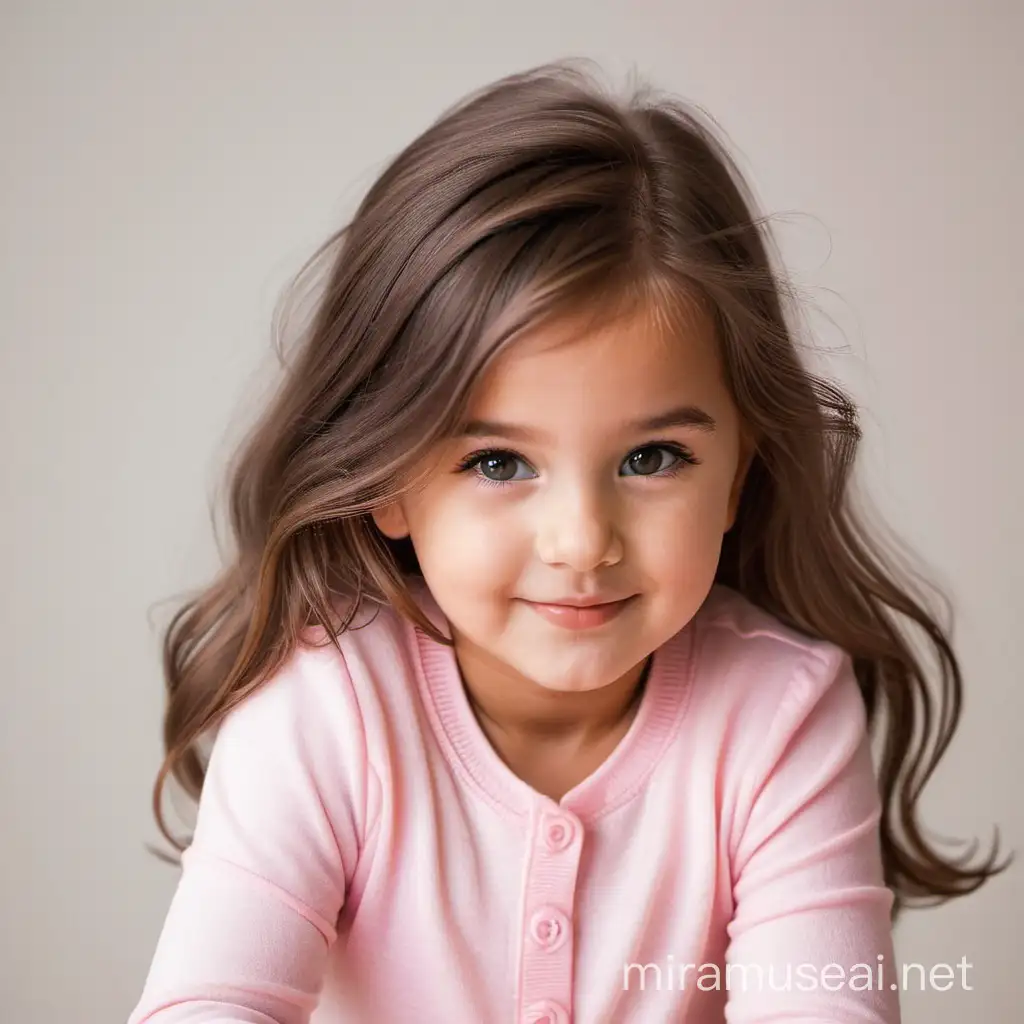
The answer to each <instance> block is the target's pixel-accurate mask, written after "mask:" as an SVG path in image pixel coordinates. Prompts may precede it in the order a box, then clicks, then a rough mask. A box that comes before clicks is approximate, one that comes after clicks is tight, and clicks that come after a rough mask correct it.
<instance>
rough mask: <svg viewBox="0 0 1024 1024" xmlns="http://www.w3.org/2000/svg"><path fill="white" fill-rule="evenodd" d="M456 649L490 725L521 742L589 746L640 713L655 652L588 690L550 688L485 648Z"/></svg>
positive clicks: (476, 707) (477, 709)
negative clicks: (492, 656)
mask: <svg viewBox="0 0 1024 1024" xmlns="http://www.w3.org/2000/svg"><path fill="white" fill-rule="evenodd" d="M455 650H456V655H457V658H458V662H459V668H460V670H461V673H462V680H463V686H464V688H465V691H466V695H467V697H468V699H469V702H470V705H471V706H472V708H473V711H474V713H475V714H476V716H477V719H478V720H479V721H480V724H481V725H482V726H483V727H484V729H485V731H486V732H487V733H488V734H489V735H492V736H494V735H495V734H497V735H500V736H503V737H505V738H507V739H508V740H511V741H515V742H521V743H527V742H530V743H537V742H549V743H562V742H565V741H569V742H571V743H573V744H574V745H576V744H578V745H580V746H586V745H589V744H592V743H598V742H600V741H601V740H602V739H604V738H605V737H607V736H608V735H609V734H611V733H617V732H620V731H621V730H622V728H623V726H624V725H625V724H626V723H628V722H629V721H630V720H631V719H632V718H633V716H634V715H635V713H636V709H637V706H638V705H639V702H640V697H641V696H642V694H643V690H644V686H645V684H646V679H647V670H648V667H649V665H650V658H647V659H645V660H644V661H643V662H641V663H640V664H639V665H636V666H634V667H633V668H632V669H630V670H629V672H627V673H626V674H625V675H623V676H621V677H620V678H619V679H616V680H615V681H614V682H612V683H609V684H607V685H606V686H601V687H598V688H597V689H594V690H585V691H583V692H580V693H578V692H564V691H561V690H551V689H549V688H548V687H546V686H540V685H538V684H537V683H534V682H532V681H530V680H529V679H524V678H523V677H522V676H519V675H517V674H516V673H513V672H511V671H510V670H509V669H507V668H504V667H503V666H500V665H496V664H494V663H493V662H492V661H490V660H489V659H488V658H487V657H486V656H485V655H482V654H481V652H478V651H476V650H474V649H472V648H471V647H468V646H467V645H460V640H459V637H458V636H456V638H455Z"/></svg>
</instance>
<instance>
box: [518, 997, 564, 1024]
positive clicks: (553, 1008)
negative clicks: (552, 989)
mask: <svg viewBox="0 0 1024 1024" xmlns="http://www.w3.org/2000/svg"><path fill="white" fill-rule="evenodd" d="M523 1024H569V1014H567V1013H566V1012H565V1008H564V1007H563V1006H560V1005H559V1004H558V1003H555V1002H552V1001H551V1000H550V999H542V1000H541V1001H540V1002H539V1003H531V1004H530V1005H529V1006H528V1007H527V1008H526V1013H525V1014H524V1015H523Z"/></svg>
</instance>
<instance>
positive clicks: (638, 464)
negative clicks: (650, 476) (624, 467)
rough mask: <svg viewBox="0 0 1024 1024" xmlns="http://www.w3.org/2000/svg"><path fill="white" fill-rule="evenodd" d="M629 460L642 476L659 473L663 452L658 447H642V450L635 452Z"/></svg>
mask: <svg viewBox="0 0 1024 1024" xmlns="http://www.w3.org/2000/svg"><path fill="white" fill-rule="evenodd" d="M629 461H630V463H631V465H632V466H633V469H634V471H635V472H637V473H639V474H640V475H641V476H646V475H647V473H657V472H658V470H659V469H660V468H661V452H660V451H658V449H657V448H642V449H641V450H640V451H638V452H634V453H633V454H632V455H631V456H630V458H629Z"/></svg>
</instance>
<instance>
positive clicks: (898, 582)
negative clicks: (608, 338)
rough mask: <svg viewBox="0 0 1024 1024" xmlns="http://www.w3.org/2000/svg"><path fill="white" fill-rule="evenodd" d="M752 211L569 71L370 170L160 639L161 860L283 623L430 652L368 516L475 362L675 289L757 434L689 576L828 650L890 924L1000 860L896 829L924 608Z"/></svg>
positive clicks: (440, 124) (920, 691)
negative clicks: (176, 788) (179, 795)
mask: <svg viewBox="0 0 1024 1024" xmlns="http://www.w3.org/2000/svg"><path fill="white" fill-rule="evenodd" d="M755 208H756V204H755V202H754V200H753V198H752V196H751V192H750V189H749V187H748V186H747V185H746V184H745V183H744V181H743V178H742V175H741V173H740V172H739V170H738V168H737V165H736V164H735V162H734V160H733V159H732V158H731V157H730V155H729V153H728V150H727V147H726V145H725V144H724V143H723V141H722V140H721V137H720V134H719V131H718V129H717V126H716V123H715V122H714V120H713V119H712V118H711V117H710V116H708V115H707V114H706V113H704V112H703V111H702V110H701V109H700V108H699V107H694V106H691V105H687V104H684V103H682V102H680V101H677V100H674V99H672V98H668V97H664V96H661V95H658V94H656V93H655V92H653V90H651V89H650V88H649V87H643V86H641V87H639V88H635V89H634V90H632V91H631V93H630V95H629V97H628V99H625V100H622V99H618V98H616V97H615V96H613V95H612V94H611V92H610V91H609V90H608V89H606V88H605V87H604V86H602V85H601V84H600V83H599V82H597V81H596V80H595V79H594V78H593V77H592V76H591V75H589V74H588V73H587V72H586V71H585V70H584V69H583V68H582V67H581V65H580V64H577V63H575V62H574V63H562V64H557V65H547V66H544V67H541V68H537V69H534V70H532V71H529V72H526V73H523V74H518V75H513V76H510V77H507V78H504V79H502V80H501V81H499V82H497V83H495V84H493V85H491V86H489V87H487V88H486V89H483V90H480V91H478V92H476V93H474V94H472V95H471V96H469V97H468V98H467V99H465V100H463V101H462V102H461V103H459V104H458V105H457V106H456V107H454V108H452V109H451V110H449V111H448V112H446V113H445V115H444V116H443V117H441V118H440V119H439V120H438V121H436V122H435V123H434V124H433V125H432V126H431V127H429V128H428V129H427V130H426V131H424V132H423V134H422V135H420V136H419V137H418V138H417V139H415V140H414V141H413V142H412V143H411V144H410V145H409V146H408V147H407V148H406V149H405V150H404V151H403V152H402V153H401V154H399V155H398V157H397V158H395V159H394V160H393V162H391V163H390V164H389V165H388V166H387V168H386V169H385V170H384V171H383V173H382V174H381V175H380V177H379V178H378V180H377V181H376V182H375V184H373V186H372V187H371V188H370V190H369V192H368V193H367V195H366V196H365V198H364V199H363V201H362V203H361V204H360V206H359V208H358V210H357V211H356V213H355V215H354V217H353V219H352V220H351V222H350V223H349V224H348V225H347V226H346V227H344V228H343V229H342V230H340V231H339V232H337V233H336V234H335V235H333V236H332V237H331V238H330V239H329V240H328V241H327V242H326V243H325V244H324V245H323V246H322V247H321V248H320V249H319V250H318V251H317V252H316V253H315V254H314V255H313V257H312V258H311V259H310V260H309V261H308V262H307V264H306V265H305V266H304V267H303V269H302V271H301V272H300V274H299V276H298V278H297V279H296V282H295V286H296V288H295V290H296V293H297V292H298V290H299V287H300V286H302V285H303V284H305V283H307V282H309V281H311V280H312V279H313V276H314V275H315V273H316V272H317V271H322V270H323V269H324V268H325V267H326V274H325V283H324V284H323V285H322V287H321V288H320V294H319V295H318V298H317V302H316V305H315V306H314V309H313V313H312V315H311V316H310V317H309V320H308V324H307V325H306V327H305V329H304V331H303V332H302V334H301V336H300V338H299V340H298V343H297V344H296V346H295V350H294V352H293V353H292V354H291V358H290V359H289V360H287V362H286V365H285V373H284V375H283V379H282V381H281V383H280V386H279V388H278V390H277V391H276V392H275V393H274V395H273V397H272V400H271V401H270V402H269V403H268V404H267V406H266V408H265V409H264V410H263V411H262V413H261V416H260V418H259V420H258V422H257V423H256V424H255V426H254V427H253V428H252V429H251V431H250V432H249V433H248V435H247V436H246V438H245V439H244V443H243V444H242V445H241V447H240V448H239V450H238V452H237V454H236V457H235V459H234V461H233V463H232V465H231V466H230V467H229V473H228V475H227V478H226V480H227V483H228V487H229V494H228V513H229V520H230V528H231V532H232V540H233V541H234V550H233V551H232V552H230V553H229V554H228V556H227V557H225V559H224V563H225V564H224V566H223V568H222V570H221V571H220V573H219V575H218V576H217V577H216V578H215V579H214V580H213V582H211V583H210V584H209V585H208V586H206V587H205V588H203V589H201V590H200V591H198V592H197V593H195V594H193V596H191V597H190V598H189V599H188V600H187V601H186V602H185V603H184V604H183V606H182V607H180V609H179V610H178V611H177V612H176V613H175V614H174V616H173V618H172V619H171V621H170V623H169V625H168V626H167V628H166V631H165V633H164V636H163V653H164V673H165V679H166V687H167V693H168V702H167V707H166V715H165V720H164V730H163V734H164V745H165V749H166V757H165V760H164V762H163V765H162V767H161V769H160V771H159V773H158V776H157V779H156V783H155V786H154V790H153V810H154V814H155V816H156V820H157V823H158V825H159V828H160V831H161V833H162V834H163V835H164V837H165V838H166V839H167V840H168V841H169V842H170V843H171V844H172V845H173V846H174V847H175V848H176V849H177V850H179V851H181V850H184V849H185V847H186V845H187V840H179V839H176V838H175V837H174V836H173V835H172V834H171V833H170V831H169V830H168V828H167V827H166V824H165V821H164V817H163V810H162V806H161V805H162V800H161V795H162V791H163V788H164V785H165V783H166V781H167V779H168V776H170V777H172V778H174V779H176V780H177V781H178V782H179V783H180V784H181V785H182V786H183V787H184V789H185V791H186V793H187V794H189V796H190V797H192V798H194V799H198V798H199V796H200V792H201V788H202V783H203V777H204V771H205V765H204V757H203V753H202V741H203V740H204V739H205V738H206V737H208V736H209V735H210V734H211V731H212V730H214V729H215V727H216V726H217V724H218V723H219V722H220V721H221V720H222V719H223V717H224V715H225V714H226V713H227V712H228V711H229V710H230V709H231V708H232V707H234V706H235V705H236V704H238V703H239V702H240V701H242V700H243V699H245V697H246V696H247V695H248V694H250V693H252V691H253V690H254V689H255V688H256V687H258V686H259V685H261V683H262V682H263V681H265V680H266V679H267V678H268V676H270V675H271V674H272V673H273V672H274V670H275V669H276V668H277V666H279V665H280V664H281V662H282V661H283V660H284V659H285V658H287V657H288V655H289V653H290V652H291V651H292V650H293V649H294V648H295V646H296V645H297V644H298V643H300V642H301V641H302V636H301V635H300V634H303V633H304V630H306V629H307V627H310V626H320V627H323V629H324V630H325V631H326V633H327V636H328V637H329V638H330V639H331V640H334V637H335V636H336V634H337V633H338V632H340V631H341V630H343V629H345V628H348V627H349V626H350V624H351V620H352V615H353V614H354V612H355V611H356V610H357V609H358V608H359V606H360V603H361V601H363V600H364V599H365V600H369V601H371V602H377V603H381V604H389V605H391V606H393V607H395V608H396V609H397V610H398V611H399V612H401V613H402V614H404V615H406V616H408V617H409V618H410V619H411V620H412V621H414V622H416V623H417V624H419V625H420V626H421V627H422V628H423V629H425V630H426V631H427V632H428V633H429V634H430V635H431V636H433V637H434V638H435V639H436V640H438V641H439V642H442V643H444V642H446V640H445V638H444V637H443V636H441V635H439V634H438V633H437V632H436V631H435V630H434V629H433V627H432V626H431V624H430V622H429V621H427V620H426V619H424V618H423V616H422V613H421V612H420V611H419V609H418V607H417V605H416V603H415V601H414V600H413V598H412V595H411V594H410V592H409V590H408V589H407V585H406V580H407V578H408V576H409V575H410V574H415V573H416V572H417V571H418V566H417V564H416V558H415V554H414V552H413V551H412V549H411V546H410V545H409V544H408V542H392V541H390V540H388V539H387V538H385V537H384V536H383V535H382V534H381V533H380V532H379V531H378V530H377V529H376V527H375V525H374V523H373V520H372V516H371V515H370V511H371V510H372V509H373V508H375V507H376V506H377V505H379V504H381V503H384V502H386V501H388V500H393V498H394V497H395V496H397V495H398V494H399V493H401V490H400V485H399V484H398V483H397V482H398V481H400V480H406V481H408V480H409V479H410V478H412V477H414V476H415V473H414V468H415V467H416V466H417V465H421V464H423V461H424V456H425V455H426V453H427V452H428V450H429V449H430V447H431V446H432V445H434V444H435V443H436V442H437V441H438V440H440V439H441V438H442V437H444V436H446V435H448V434H449V433H450V432H451V431H452V430H454V429H455V428H456V427H457V425H458V423H459V420H460V418H461V417H462V415H463V414H464V411H465V409H466V406H467V401H468V395H469V392H470V389H471V387H472V385H473V383H474V381H475V380H477V379H478V377H479V376H480V374H481V372H482V371H483V370H484V369H485V368H486V366H487V365H488V364H489V363H490V361H491V360H492V359H493V358H494V357H495V355H496V354H497V353H498V352H500V351H502V350H503V349H504V348H505V347H506V346H507V345H509V344H511V343H513V342H514V341H515V340H516V338H517V337H518V336H519V335H520V334H521V333H522V332H523V331H525V330H527V329H530V328H533V327H535V326H536V325H537V324H539V323H540V322H542V321H544V320H545V319H547V318H552V317H557V316H559V315H561V314H563V313H565V312H567V311H572V310H575V311H579V310H581V309H590V310H594V309H597V308H599V305H601V304H605V305H607V303H608V302H618V304H619V305H620V306H622V304H623V303H626V302H628V303H629V304H632V305H634V306H636V305H638V304H645V305H646V307H647V308H651V307H655V308H656V309H657V310H659V311H661V312H667V311H669V310H670V309H672V308H673V307H674V308H676V309H678V308H679V306H680V303H682V302H683V301H684V300H690V301H691V302H692V301H696V302H697V303H699V305H700V306H701V308H702V309H704V310H706V311H707V313H708V314H709V315H711V316H713V317H714V320H715V325H716V327H717V335H718V339H719V343H720V352H721V361H722V366H723V369H724V372H725V375H726V379H727V382H728V385H729V387H730V389H731V392H732V395H733V398H734V400H735V402H736V405H737V407H738V409H739V412H740V415H741V418H742V420H743V422H744V423H745V425H746V426H747V428H748V429H749V430H750V431H751V433H752V436H754V437H756V438H757V446H756V454H755V456H754V460H753V463H752V465H751V468H750V470H749V473H748V475H747V479H746V483H745V486H744V491H743V494H742V497H741V502H740V507H739V511H738V516H737V520H736V522H735V524H734V526H733V528H732V529H731V530H730V531H729V532H728V534H727V535H726V537H725V540H724V545H723V550H722V554H721V561H720V565H719V567H718V572H717V580H718V581H719V582H721V583H724V584H726V585H728V586H730V587H733V588H734V589H736V590H738V591H739V592H741V593H742V594H743V595H745V596H746V597H747V598H749V599H750V600H751V601H753V602H755V603H756V604H757V605H759V606H760V607H762V608H764V609H766V610H767V611H769V612H770V613H772V614H773V615H775V616H777V617H778V618H779V619H780V620H781V621H782V622H784V623H786V624H788V625H791V626H793V627H795V628H797V629H799V630H802V631H803V632H804V633H806V634H808V635H811V636H814V637H819V638H823V639H826V640H829V641H832V642H834V643H836V644H838V645H839V646H841V647H843V648H844V649H845V650H847V651H848V652H849V653H850V655H851V657H852V659H853V665H854V669H855V672H856V676H857V679H858V682H859V684H860V689H861V692H862V694H863V698H864V702H865V706H866V709H867V713H868V720H869V724H870V728H871V730H872V739H873V741H875V742H876V743H877V744H878V745H879V746H880V754H879V757H880V766H879V787H880V793H881V797H882V801H883V807H884V813H883V817H882V822H881V843H882V854H883V861H884V871H885V879H886V883H887V884H888V886H889V887H890V888H891V889H892V890H893V892H894V894H895V897H896V899H895V903H894V910H893V914H894V917H895V915H896V914H897V913H898V911H899V909H900V908H901V906H902V905H904V904H905V903H907V902H911V901H912V902H917V903H931V902H943V901H945V900H946V899H949V898H952V897H955V896H959V895H964V894H966V893H969V892H972V891H973V890H975V889H976V888H978V887H979V886H980V885H981V884H982V883H983V882H984V881H985V880H986V879H987V878H989V877H990V876H992V875H994V874H996V873H998V872H1000V871H1002V870H1004V869H1005V867H1006V866H1007V865H1008V863H1009V862H1007V863H1004V864H1001V865H997V864H996V856H997V848H998V832H997V833H996V839H995V842H994V844H993V849H992V851H991V852H990V853H989V854H988V856H987V859H985V860H983V861H982V863H981V864H979V865H976V866H970V865H969V864H968V863H967V860H968V858H969V857H970V856H971V855H973V852H974V847H972V849H971V850H970V851H968V853H967V854H966V855H965V856H963V857H961V858H960V859H954V858H951V857H947V856H944V855H943V854H942V853H940V852H939V850H937V849H936V848H935V847H934V846H933V845H932V844H931V843H930V842H929V841H928V840H927V839H926V838H925V836H924V834H923V833H922V829H921V826H920V825H919V823H918V821H917V816H916V815H917V802H918V799H919V797H920V794H921V790H922V788H923V786H924V785H925V783H926V782H927V781H928V779H929V778H930V776H931V775H932V773H933V771H934V769H935V767H936V765H937V763H938V761H939V760H940V758H941V757H942V755H943V753H944V752H945V750H946V748H947V746H948V745H949V742H950V740H951V738H952V736H953V733H954V730H955V729H956V726H957V723H958V721H959V717H960V710H961V700H962V679H961V670H960V666H959V663H958V660H957V657H956V655H955V654H954V652H953V650H952V647H951V644H950V639H949V636H950V632H951V626H950V625H949V623H948V622H945V623H944V621H943V620H944V619H949V618H950V617H951V616H950V607H949V602H948V600H946V599H944V598H943V597H942V595H941V594H940V593H939V592H938V591H937V590H936V589H935V588H934V587H932V586H930V585H928V584H925V583H924V582H923V580H922V578H921V577H920V576H919V574H917V573H916V572H915V571H914V570H913V569H912V568H911V565H912V560H910V559H907V558H904V557H902V555H901V554H900V552H899V548H900V545H899V543H898V542H896V541H894V540H893V538H891V537H889V536H888V535H887V534H886V532H885V530H884V528H883V527H882V526H880V525H877V524H876V525H874V526H873V527H871V528H870V529H869V528H868V526H867V525H866V517H865V516H864V514H863V513H857V512H855V510H854V508H853V505H854V500H853V495H852V494H851V488H850V486H849V481H850V473H851V469H852V465H853V461H854V455H855V452H856V449H857V444H858V441H859V439H860V429H859V427H858V422H857V411H856V408H855V406H854V404H853V403H852V401H851V400H850V398H849V397H847V395H846V394H845V393H844V392H843V390H842V389H841V388H840V387H838V386H837V385H836V384H835V383H832V382H830V381H828V380H826V379H824V378H822V377H820V376H816V375H815V374H813V373H811V372H810V370H809V369H808V368H807V367H806V366H805V365H804V364H803V362H802V361H801V358H800V353H799V351H798V346H797V344H796V342H795V340H794V334H795V331H794V330H793V329H792V327H791V326H790V325H789V324H787V315H788V314H787V312H786V309H785V308H784V300H785V299H787V298H788V297H789V295H790V292H789V290H788V286H787V284H786V282H785V279H784V275H783V274H782V272H781V271H780V269H779V266H778V264H779V260H778V258H777V253H776V251H775V249H774V243H773V241H772V238H771V235H770V233H769V231H768V229H767V224H766V220H765V218H764V217H763V216H759V215H755V212H754V211H755ZM620 300H621V301H620ZM602 308H603V307H602ZM282 362H285V360H283V358H282ZM339 597H343V598H345V601H343V602H341V603H340V604H339V601H338V598H339ZM933 601H934V602H936V603H939V604H941V605H942V607H943V613H944V614H943V616H941V617H940V616H939V615H938V614H937V612H936V611H935V610H934V609H933V608H931V607H929V604H930V602H933ZM342 605H346V606H347V607H348V608H349V609H350V611H349V614H347V615H345V616H341V615H339V608H340V607H342ZM907 627H909V629H908V628H907ZM915 640H916V641H923V647H924V650H920V649H917V648H921V646H922V644H921V643H915ZM926 654H930V655H931V656H933V660H934V669H933V674H932V675H929V672H928V671H927V668H928V666H927V659H926V657H925V655H926ZM158 855H160V856H164V858H165V859H170V860H172V861H174V860H175V858H173V857H167V856H166V855H163V854H159V853H158Z"/></svg>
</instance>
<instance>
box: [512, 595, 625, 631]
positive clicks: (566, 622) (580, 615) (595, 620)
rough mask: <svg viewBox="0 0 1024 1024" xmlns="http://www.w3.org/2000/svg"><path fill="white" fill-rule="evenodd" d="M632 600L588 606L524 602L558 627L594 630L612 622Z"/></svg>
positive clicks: (591, 603) (604, 602) (589, 604)
mask: <svg viewBox="0 0 1024 1024" xmlns="http://www.w3.org/2000/svg"><path fill="white" fill-rule="evenodd" d="M633 596H634V597H635V596H636V595H633ZM632 600H633V597H626V598H623V599H622V600H620V601H601V602H599V603H594V601H593V600H590V601H589V603H587V604H580V603H573V604H569V603H567V602H564V603H558V604H547V603H543V602H540V601H524V604H527V605H529V607H530V608H532V609H533V610H534V611H535V612H536V613H537V614H538V615H540V616H541V617H542V618H544V619H546V620H547V621H548V622H550V623H553V624H554V625H556V626H562V627H563V628H564V629H574V630H580V629H594V628H596V627H597V626H603V625H605V624H607V623H609V622H611V621H612V620H613V619H615V618H616V617H617V616H618V615H619V614H620V613H621V612H622V611H623V609H624V608H625V607H626V606H627V605H628V604H629V603H630V602H631V601H632Z"/></svg>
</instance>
